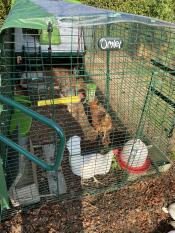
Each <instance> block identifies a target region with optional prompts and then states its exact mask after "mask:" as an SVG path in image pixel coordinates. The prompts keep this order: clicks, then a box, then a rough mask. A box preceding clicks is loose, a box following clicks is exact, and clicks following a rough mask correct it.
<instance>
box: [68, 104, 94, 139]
mask: <svg viewBox="0 0 175 233" xmlns="http://www.w3.org/2000/svg"><path fill="white" fill-rule="evenodd" d="M67 109H68V111H69V113H70V114H71V115H72V116H73V117H74V119H75V120H76V121H77V122H78V123H79V125H80V127H81V129H82V131H83V133H84V137H85V139H86V140H88V141H94V140H95V139H96V138H97V136H98V133H97V132H96V130H95V129H94V128H93V127H92V126H91V125H90V123H89V121H88V118H87V115H86V113H85V111H84V107H83V104H82V103H81V102H80V103H76V104H68V105H67Z"/></svg>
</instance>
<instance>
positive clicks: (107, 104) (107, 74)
mask: <svg viewBox="0 0 175 233" xmlns="http://www.w3.org/2000/svg"><path fill="white" fill-rule="evenodd" d="M107 36H110V25H109V24H108V25H107ZM109 96H110V49H107V51H106V109H107V111H109Z"/></svg>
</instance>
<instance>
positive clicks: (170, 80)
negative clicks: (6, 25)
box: [1, 23, 175, 211]
mask: <svg viewBox="0 0 175 233" xmlns="http://www.w3.org/2000/svg"><path fill="white" fill-rule="evenodd" d="M55 30H56V29H55ZM7 33H8V31H7ZM174 42H175V32H174V30H173V29H171V28H163V27H153V26H146V25H141V24H138V23H112V24H106V25H96V26H95V25H93V26H86V27H82V26H81V27H78V26H74V25H73V24H72V25H70V24H66V23H65V24H63V26H62V28H61V29H60V30H59V34H58V33H57V32H55V34H54V33H53V32H52V37H51V40H49V35H48V32H47V31H45V30H36V29H32V28H31V29H19V28H15V29H14V30H13V32H12V34H11V37H10V38H8V39H6V40H5V39H4V40H2V43H1V67H2V68H3V67H5V68H7V67H8V66H9V64H10V67H11V68H10V73H9V72H8V71H7V70H5V68H4V69H1V90H2V91H1V94H3V95H4V96H9V95H10V97H11V99H13V100H14V101H15V102H17V103H20V104H22V105H23V106H25V107H27V108H29V109H32V110H33V111H35V112H37V113H39V114H40V115H42V116H45V117H47V118H50V119H52V120H53V121H54V122H56V123H57V124H59V125H60V126H61V127H62V129H63V131H64V134H65V138H66V143H65V150H64V155H63V159H62V163H61V166H60V167H58V169H56V170H53V171H50V170H47V169H43V168H42V167H40V166H38V165H36V164H35V163H34V162H32V161H31V160H29V159H28V158H27V157H24V156H23V155H22V153H17V152H16V151H15V150H14V149H11V148H10V147H6V152H5V153H6V156H5V160H4V161H6V166H5V167H4V172H5V173H6V183H7V188H8V195H9V199H10V202H11V204H10V211H11V210H12V209H13V208H14V207H17V206H26V205H32V204H36V203H39V202H42V201H45V200H53V199H55V198H57V199H71V198H76V197H80V196H83V195H85V194H89V193H90V194H91V193H97V192H102V191H111V190H114V189H117V188H119V187H121V185H123V184H128V183H129V182H131V181H133V180H135V179H139V178H141V177H143V176H144V175H150V174H153V173H155V172H161V171H163V169H167V168H168V167H169V166H170V162H169V157H168V154H167V153H168V152H170V151H171V152H172V151H173V143H174V132H173V129H174V108H175V92H174V66H175V64H174V63H173V62H174V56H175V49H174ZM6 44H10V48H9V47H8V48H7V47H6V46H5V45H6ZM9 50H10V51H9ZM9 52H10V53H9ZM9 54H10V55H9ZM7 74H8V77H7ZM5 82H8V83H9V82H10V84H8V85H10V89H9V90H10V91H9V90H8V89H6V88H5V87H7V84H6V83H5ZM2 106H3V110H2V115H3V114H5V112H6V113H8V116H9V118H8V120H7V118H6V123H5V124H4V125H3V126H2V125H1V132H3V134H5V135H6V136H8V137H9V138H10V139H11V140H13V141H14V142H16V143H17V144H19V145H20V146H21V147H22V148H25V149H26V150H29V151H30V152H31V153H32V154H35V155H36V157H37V158H38V159H42V160H44V161H45V162H46V163H48V164H53V163H54V162H55V157H56V155H57V150H58V149H57V148H58V147H59V145H60V139H59V138H58V137H57V135H56V132H55V131H54V130H53V129H51V128H50V127H48V126H46V125H44V124H43V123H40V122H39V121H38V120H37V119H32V117H31V116H29V115H26V114H25V113H24V112H21V111H20V110H19V109H14V108H13V109H12V108H11V107H9V106H8V107H7V106H6V104H2Z"/></svg>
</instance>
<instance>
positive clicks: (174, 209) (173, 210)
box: [162, 203, 175, 232]
mask: <svg viewBox="0 0 175 233" xmlns="http://www.w3.org/2000/svg"><path fill="white" fill-rule="evenodd" d="M162 210H163V211H164V212H165V213H166V214H169V215H170V216H171V218H172V219H173V221H170V222H169V224H170V225H171V226H172V227H173V228H175V203H172V204H170V205H169V206H168V208H166V207H162ZM172 232H173V231H172Z"/></svg>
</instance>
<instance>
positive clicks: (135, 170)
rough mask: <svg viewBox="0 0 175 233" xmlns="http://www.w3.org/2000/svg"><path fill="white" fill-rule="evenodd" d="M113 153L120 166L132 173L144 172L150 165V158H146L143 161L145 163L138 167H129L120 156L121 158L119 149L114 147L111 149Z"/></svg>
mask: <svg viewBox="0 0 175 233" xmlns="http://www.w3.org/2000/svg"><path fill="white" fill-rule="evenodd" d="M113 153H114V154H115V155H116V159H117V160H118V163H119V165H120V167H121V168H123V169H124V170H127V171H128V172H129V173H133V174H141V173H144V172H146V171H147V170H148V169H149V168H150V165H151V160H150V159H147V160H146V161H145V163H144V164H143V165H142V166H140V167H131V166H128V165H127V164H126V163H125V162H124V161H123V160H122V159H121V158H122V154H121V151H120V150H118V149H116V150H114V151H113Z"/></svg>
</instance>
